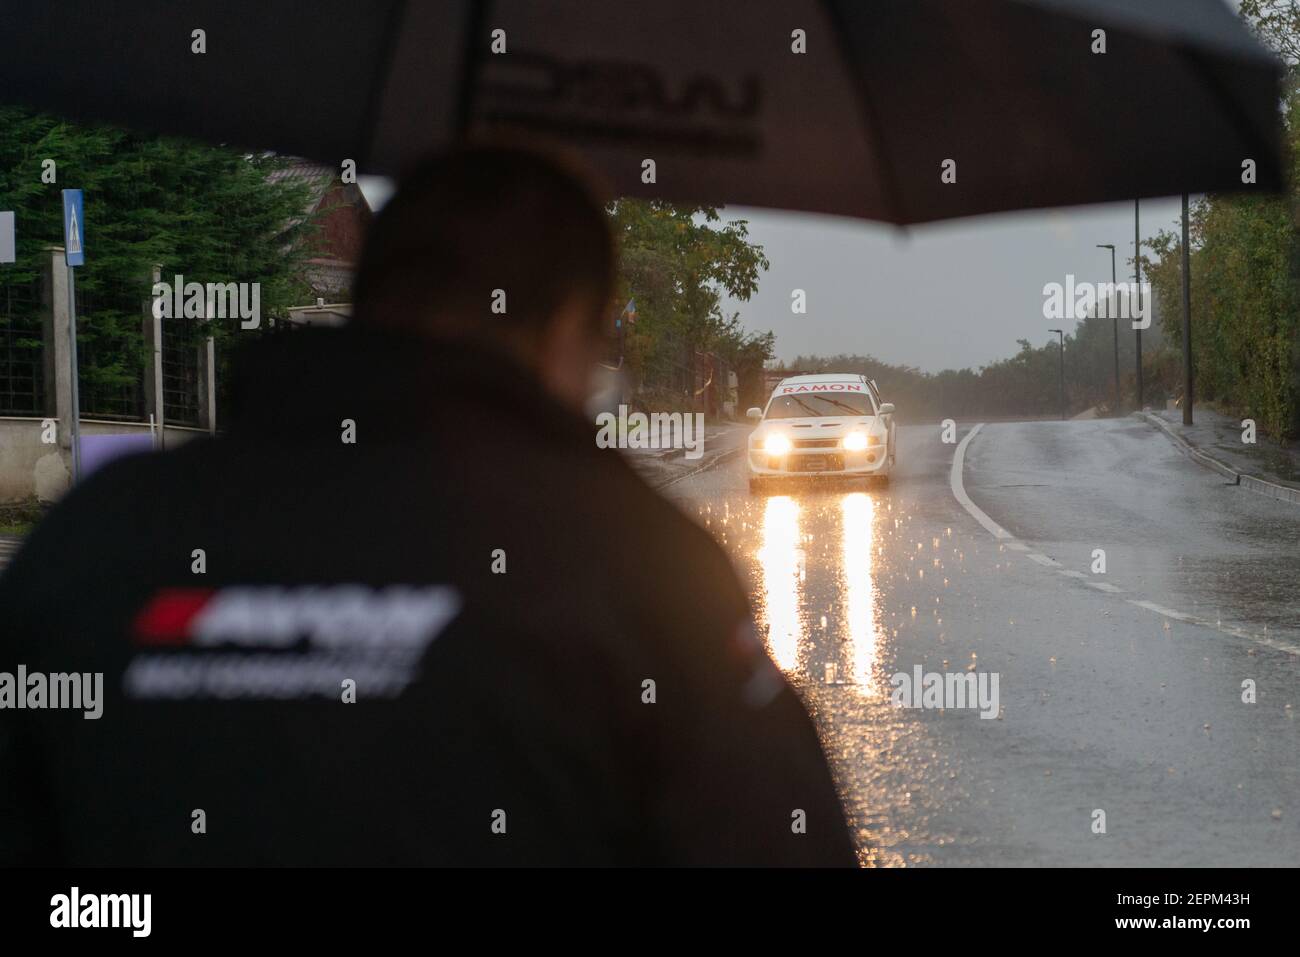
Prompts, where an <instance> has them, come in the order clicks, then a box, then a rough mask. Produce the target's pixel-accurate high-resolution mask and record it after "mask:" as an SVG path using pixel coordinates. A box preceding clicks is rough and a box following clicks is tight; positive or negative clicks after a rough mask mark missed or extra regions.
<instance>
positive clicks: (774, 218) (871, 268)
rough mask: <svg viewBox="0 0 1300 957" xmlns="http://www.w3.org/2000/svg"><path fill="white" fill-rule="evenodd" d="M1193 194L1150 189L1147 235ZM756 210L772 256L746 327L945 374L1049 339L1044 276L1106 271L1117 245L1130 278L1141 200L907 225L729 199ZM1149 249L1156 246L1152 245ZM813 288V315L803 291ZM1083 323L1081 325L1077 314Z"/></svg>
mask: <svg viewBox="0 0 1300 957" xmlns="http://www.w3.org/2000/svg"><path fill="white" fill-rule="evenodd" d="M1180 209H1181V200H1179V199H1178V198H1176V197H1175V198H1172V199H1157V200H1144V201H1143V202H1142V212H1141V232H1142V237H1143V240H1144V241H1145V240H1146V239H1148V238H1150V237H1151V236H1154V235H1155V234H1156V233H1157V232H1159V231H1160V230H1161V229H1169V230H1174V229H1177V228H1178V218H1179V215H1180ZM724 217H727V218H736V219H747V220H749V224H750V237H751V239H752V240H753V241H754V242H756V243H759V244H761V245H762V246H763V247H764V250H765V251H766V253H767V257H768V259H770V260H771V262H772V268H771V269H770V270H768V272H767V273H766V274H764V275H763V277H762V279H761V280H760V283H759V291H758V294H757V295H756V296H754V298H753V299H751V300H750V301H749V302H741V303H733V304H732V308H735V309H738V310H739V311H740V313H741V316H742V318H743V321H744V324H745V326H746V327H747V328H750V329H757V330H766V329H771V330H772V331H773V332H775V333H776V351H777V355H778V356H779V357H780V358H782V359H786V360H789V359H793V358H794V357H795V356H796V355H800V354H804V355H807V354H820V355H827V354H834V353H837V352H848V353H864V354H870V355H873V356H875V357H876V358H878V359H883V360H884V361H886V362H893V363H903V364H907V365H913V366H917V367H919V368H921V369H923V370H926V371H932V372H937V371H939V370H941V369H947V368H963V367H966V366H972V367H977V366H979V365H982V364H984V363H987V362H990V361H992V360H995V359H1000V358H1004V357H1006V356H1009V355H1011V354H1013V353H1014V352H1015V351H1016V348H1017V347H1016V340H1017V339H1028V340H1030V341H1031V342H1033V343H1034V344H1036V345H1037V344H1041V343H1043V342H1046V341H1047V340H1048V339H1049V338H1051V337H1050V336H1049V334H1048V333H1047V329H1048V328H1049V327H1051V326H1055V325H1059V323H1056V322H1051V321H1048V320H1047V319H1045V318H1043V286H1044V284H1046V283H1049V282H1059V283H1064V282H1065V281H1066V280H1065V277H1066V274H1067V273H1073V274H1074V276H1075V279H1076V281H1082V280H1088V281H1091V282H1108V281H1109V280H1110V253H1109V251H1108V250H1104V249H1097V248H1096V245H1097V244H1098V243H1114V244H1115V260H1116V267H1115V268H1116V272H1117V273H1118V276H1119V279H1120V281H1124V280H1125V278H1126V277H1128V278H1131V274H1132V266H1131V264H1129V263H1128V262H1127V261H1128V260H1130V259H1131V258H1132V255H1133V204H1132V203H1118V204H1107V205H1098V206H1080V207H1072V208H1069V209H1061V210H1050V211H1040V212H1025V213H1011V214H1004V215H997V216H981V217H977V218H973V219H965V220H960V221H957V222H952V223H939V224H933V225H928V226H921V227H915V228H911V229H908V230H900V229H895V228H893V227H888V226H882V225H879V224H875V223H865V222H858V221H854V220H847V219H842V218H839V217H831V216H812V215H807V214H800V213H783V212H774V211H770V210H759V209H741V208H739V207H732V208H730V209H728V210H724ZM1148 252H1149V250H1148ZM795 289H803V290H804V291H805V292H806V293H807V302H808V312H807V315H795V314H793V313H792V312H791V308H790V303H791V292H792V290H795ZM1069 327H1070V328H1072V327H1073V323H1069Z"/></svg>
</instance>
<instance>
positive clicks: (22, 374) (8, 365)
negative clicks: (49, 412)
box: [0, 281, 46, 416]
mask: <svg viewBox="0 0 1300 957" xmlns="http://www.w3.org/2000/svg"><path fill="white" fill-rule="evenodd" d="M40 309H41V295H40V284H39V282H35V281H33V282H30V283H6V284H5V285H4V286H3V287H0V415H22V416H27V415H30V416H36V415H44V414H45V412H46V404H45V350H44V346H43V343H42V329H41V315H40Z"/></svg>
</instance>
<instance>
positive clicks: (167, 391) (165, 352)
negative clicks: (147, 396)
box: [162, 318, 199, 427]
mask: <svg viewBox="0 0 1300 957" xmlns="http://www.w3.org/2000/svg"><path fill="white" fill-rule="evenodd" d="M196 323H197V320H195V319H192V318H191V319H186V318H179V319H164V320H163V321H162V343H163V344H162V382H163V385H162V393H163V418H164V419H165V420H166V421H167V422H168V423H169V424H172V425H191V426H196V427H197V426H198V424H199V354H198V346H197V338H196V336H197V330H196V328H195V327H196Z"/></svg>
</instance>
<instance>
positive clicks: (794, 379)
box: [778, 372, 867, 385]
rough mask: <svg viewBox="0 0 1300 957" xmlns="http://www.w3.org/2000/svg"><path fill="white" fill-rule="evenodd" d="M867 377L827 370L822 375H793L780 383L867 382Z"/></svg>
mask: <svg viewBox="0 0 1300 957" xmlns="http://www.w3.org/2000/svg"><path fill="white" fill-rule="evenodd" d="M866 381H867V377H866V376H863V375H858V374H856V373H852V372H839V373H836V372H827V373H823V374H821V375H793V376H790V377H789V378H788V379H782V380H781V381H780V382H779V383H778V385H792V384H794V385H811V384H812V383H814V382H866Z"/></svg>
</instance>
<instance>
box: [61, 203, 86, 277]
mask: <svg viewBox="0 0 1300 957" xmlns="http://www.w3.org/2000/svg"><path fill="white" fill-rule="evenodd" d="M85 228H86V218H85V215H84V214H83V212H82V204H81V190H79V189H65V190H64V191H63V257H64V260H65V261H66V262H67V264H68V265H69V266H81V265H83V264H84V263H85V262H86V254H85V251H84V250H83V249H82V244H83V234H84V232H85Z"/></svg>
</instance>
